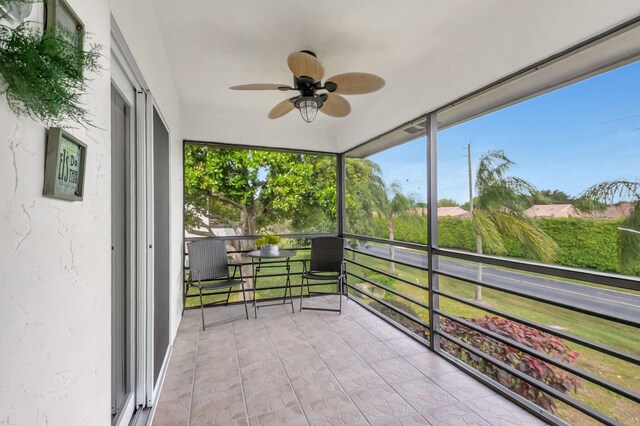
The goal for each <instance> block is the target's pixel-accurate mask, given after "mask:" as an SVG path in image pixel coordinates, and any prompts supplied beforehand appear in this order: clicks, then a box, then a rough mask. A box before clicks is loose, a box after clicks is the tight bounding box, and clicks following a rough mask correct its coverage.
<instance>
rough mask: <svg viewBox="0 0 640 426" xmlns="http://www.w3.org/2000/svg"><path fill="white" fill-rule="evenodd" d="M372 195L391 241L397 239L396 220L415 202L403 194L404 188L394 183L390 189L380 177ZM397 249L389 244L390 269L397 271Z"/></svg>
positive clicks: (378, 176)
mask: <svg viewBox="0 0 640 426" xmlns="http://www.w3.org/2000/svg"><path fill="white" fill-rule="evenodd" d="M371 194H372V196H373V203H374V208H375V211H376V213H377V214H378V216H379V217H380V218H381V219H382V220H384V221H385V222H386V223H387V227H388V229H389V239H390V240H391V241H393V240H394V238H395V231H396V228H395V220H396V219H397V218H398V216H400V215H401V214H402V213H404V212H406V211H407V210H409V209H410V208H412V207H413V206H414V204H415V203H414V201H413V200H412V199H411V198H410V197H407V196H406V195H404V194H403V193H402V188H401V187H400V185H399V184H397V183H392V184H391V186H390V187H389V188H387V186H386V185H385V183H384V181H383V180H382V178H381V177H380V175H376V176H375V178H374V179H372V181H371ZM394 258H395V247H394V246H393V245H392V244H389V259H391V260H392V261H391V262H389V269H390V270H391V271H395V263H394V262H393V259H394Z"/></svg>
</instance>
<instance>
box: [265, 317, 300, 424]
mask: <svg viewBox="0 0 640 426" xmlns="http://www.w3.org/2000/svg"><path fill="white" fill-rule="evenodd" d="M292 315H293V314H292ZM291 322H292V323H293V324H294V326H295V327H296V328H297V325H296V323H295V321H293V320H291ZM263 326H264V329H265V331H266V332H267V337H269V342H271V346H273V349H274V350H275V351H276V357H277V358H278V362H279V363H280V367H282V371H284V374H285V376H287V382H288V383H289V386H291V390H292V391H293V395H294V396H295V397H296V401H297V402H298V406H299V407H300V410H301V411H302V414H303V415H304V418H305V420H306V421H307V424H308V425H311V422H310V421H309V417H307V413H306V412H305V411H304V408H303V407H302V403H301V402H300V398H299V397H298V392H296V389H295V388H294V387H293V383H292V382H291V377H289V373H288V372H287V369H286V368H285V366H284V364H283V362H282V359H281V358H280V353H278V349H277V348H276V345H275V344H274V343H273V339H272V338H271V334H270V333H269V329H268V328H267V327H266V325H265V324H264V322H263ZM303 335H304V334H303Z"/></svg>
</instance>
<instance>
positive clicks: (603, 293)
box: [358, 244, 640, 322]
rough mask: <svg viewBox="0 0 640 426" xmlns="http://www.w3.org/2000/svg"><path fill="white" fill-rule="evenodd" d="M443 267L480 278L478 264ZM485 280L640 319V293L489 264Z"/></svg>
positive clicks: (378, 250) (408, 257)
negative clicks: (526, 272) (477, 274)
mask: <svg viewBox="0 0 640 426" xmlns="http://www.w3.org/2000/svg"><path fill="white" fill-rule="evenodd" d="M358 250H360V251H363V252H369V253H372V254H376V255H379V256H385V257H389V249H388V248H387V247H383V246H378V245H373V244H371V245H369V246H368V247H364V246H360V247H359V248H358ZM395 258H396V259H397V260H398V261H401V262H405V263H408V264H411V265H417V266H423V267H427V264H428V262H427V256H426V255H423V254H420V253H413V252H409V251H405V250H401V249H398V248H396V251H395ZM439 262H440V263H439V269H440V270H442V271H444V272H449V273H451V274H456V275H459V276H461V277H464V278H472V279H475V278H476V264H474V263H469V262H463V261H459V260H455V259H443V258H440V260H439ZM482 269H483V281H487V282H488V283H491V284H492V285H495V286H500V287H503V288H506V289H510V290H514V291H518V292H520V293H523V294H529V295H535V296H538V297H544V298H547V299H550V300H555V301H558V302H562V303H565V304H568V305H572V306H576V307H581V308H584V309H588V310H590V311H594V312H600V313H603V314H606V315H611V316H614V317H617V318H622V319H626V320H631V321H635V322H640V294H630V293H624V292H621V291H616V290H613V289H605V288H599V287H592V286H588V285H583V284H576V283H572V282H567V281H562V280H560V279H550V278H545V277H539V276H535V275H528V274H525V273H522V272H517V271H510V270H504V269H499V268H495V267H492V266H488V265H485V266H484V267H483V268H482Z"/></svg>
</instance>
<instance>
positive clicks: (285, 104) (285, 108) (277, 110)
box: [268, 99, 295, 119]
mask: <svg viewBox="0 0 640 426" xmlns="http://www.w3.org/2000/svg"><path fill="white" fill-rule="evenodd" d="M293 108H295V107H294V106H293V102H291V101H290V100H289V99H285V100H284V101H282V102H280V103H279V104H278V105H276V106H274V107H273V108H272V109H271V111H269V115H268V117H269V118H270V119H274V118H280V117H282V116H283V115H286V114H288V113H290V112H291V111H293Z"/></svg>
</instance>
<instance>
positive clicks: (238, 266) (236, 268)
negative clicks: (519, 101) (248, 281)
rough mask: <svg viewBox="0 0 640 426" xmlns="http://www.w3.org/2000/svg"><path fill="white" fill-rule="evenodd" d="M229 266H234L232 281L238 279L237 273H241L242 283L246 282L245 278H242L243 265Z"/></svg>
mask: <svg viewBox="0 0 640 426" xmlns="http://www.w3.org/2000/svg"><path fill="white" fill-rule="evenodd" d="M229 266H233V275H231V279H234V278H235V277H236V272H237V271H240V281H244V277H243V276H242V265H239V264H229Z"/></svg>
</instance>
